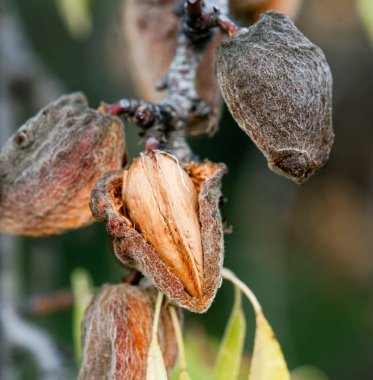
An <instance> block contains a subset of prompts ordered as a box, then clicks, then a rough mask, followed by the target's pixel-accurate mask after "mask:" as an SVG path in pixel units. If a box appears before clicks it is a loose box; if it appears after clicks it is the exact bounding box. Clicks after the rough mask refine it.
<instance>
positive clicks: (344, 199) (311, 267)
mask: <svg viewBox="0 0 373 380" xmlns="http://www.w3.org/2000/svg"><path fill="white" fill-rule="evenodd" d="M75 3H79V4H80V6H79V7H80V8H79V7H78V8H79V9H78V10H76V8H75V10H74V7H76V4H75V6H74V0H71V1H68V0H56V1H50V0H33V1H28V0H8V1H6V0H0V121H1V125H0V142H1V145H4V144H5V141H6V138H7V137H9V135H10V134H11V133H13V132H14V131H15V129H16V128H18V127H19V126H20V125H21V124H23V122H24V121H25V120H26V119H27V118H29V117H31V116H32V115H33V114H34V113H35V112H36V111H37V110H38V109H40V107H42V106H43V105H45V104H46V103H47V102H49V101H50V100H53V99H55V98H57V97H58V96H59V95H61V94H63V93H68V92H73V91H77V90H81V91H83V92H84V93H85V94H86V95H87V97H88V99H89V101H90V105H91V107H93V108H95V107H97V106H98V105H99V103H100V101H106V102H114V101H116V100H118V99H120V98H123V97H136V93H135V91H134V87H133V83H132V82H131V74H130V72H129V70H128V66H127V60H128V57H127V56H126V48H125V36H124V33H123V29H124V28H123V25H122V24H123V10H122V9H123V1H121V0H105V1H104V0H85V1H79V2H75ZM277 3H278V2H277ZM372 4H373V2H372V1H370V0H365V1H364V0H363V1H353V0H328V1H326V0H304V1H303V2H302V4H301V6H300V8H299V9H298V14H297V17H296V24H297V25H298V27H299V28H300V30H301V31H302V32H303V33H304V34H305V35H306V36H307V37H309V38H310V39H311V40H312V41H313V42H315V43H316V44H318V45H319V46H320V47H321V48H322V49H323V51H324V53H325V55H326V57H327V60H328V62H329V64H330V66H331V69H332V73H333V77H334V90H333V91H334V94H333V106H334V109H333V112H334V115H333V119H334V130H335V135H336V137H335V143H334V146H333V148H332V153H331V157H330V160H329V162H328V163H327V165H326V166H325V167H324V168H323V169H322V170H320V172H318V173H317V174H316V175H314V176H313V177H312V178H311V179H310V181H309V182H307V183H306V184H305V185H303V186H301V187H298V186H296V185H294V184H293V183H291V182H290V181H288V180H286V179H284V178H281V177H278V176H276V175H275V174H273V173H272V172H270V171H269V170H268V168H267V165H266V161H265V159H264V157H263V156H262V155H261V153H260V152H259V151H258V150H257V149H256V148H255V146H254V144H253V143H252V142H251V141H250V139H249V138H248V137H247V136H246V135H245V134H244V133H243V132H242V131H241V130H240V129H239V128H238V127H237V125H236V123H235V122H234V121H233V119H232V118H231V117H230V115H229V114H228V112H227V111H226V110H224V113H223V118H222V120H221V122H220V130H219V132H218V133H217V134H216V135H215V136H214V137H213V138H207V137H202V138H194V139H192V140H191V141H190V142H191V145H192V147H193V150H194V151H195V152H197V153H198V154H199V155H200V156H201V157H208V158H209V159H211V160H213V161H223V162H225V163H226V164H227V165H228V167H229V169H230V172H229V175H228V176H227V177H226V178H225V180H224V182H223V191H224V195H225V196H226V197H227V199H228V203H227V204H226V205H225V206H224V209H223V215H224V217H226V218H227V219H228V221H229V223H230V224H231V225H232V226H233V233H232V234H231V235H228V236H227V237H226V244H225V247H226V253H225V265H226V266H227V267H229V268H230V269H232V270H233V271H234V272H235V273H236V274H237V275H238V276H239V277H240V278H241V279H242V280H243V281H244V282H245V283H247V284H248V285H249V286H250V287H251V289H252V290H253V291H254V292H255V293H256V295H257V297H258V299H259V300H260V302H261V303H262V306H263V309H264V311H265V313H266V316H267V318H268V320H269V321H270V322H271V324H272V326H273V328H274V330H275V332H276V335H277V337H278V339H279V341H280V343H281V345H282V348H283V351H284V354H285V357H286V359H287V362H288V365H289V368H290V369H291V370H293V369H295V372H294V379H298V380H299V379H303V380H308V379H313V380H326V379H333V380H334V379H338V380H356V379H359V380H371V379H372V378H373V331H372V330H373V297H372V295H373V294H372V293H373V54H372V48H373V9H372V7H373V6H372ZM71 7H72V8H71ZM72 9H73V10H72ZM126 133H127V142H128V149H129V156H130V159H131V158H132V157H134V156H136V155H137V154H138V153H139V151H140V150H141V148H142V147H141V146H140V145H139V144H138V137H137V131H136V128H135V127H134V126H132V125H127V126H126ZM0 249H1V260H2V261H1V264H0V265H1V267H0V270H1V272H0V276H1V277H0V281H1V282H0V283H1V292H2V302H4V297H5V298H6V297H9V298H11V300H12V303H13V304H14V305H15V308H16V310H17V311H18V314H17V317H16V316H15V315H13V314H12V313H9V314H7V315H5V314H4V313H3V317H2V318H7V320H8V323H9V320H13V321H14V322H16V320H17V318H18V316H22V318H23V320H22V323H20V324H19V326H21V327H22V326H23V327H22V328H26V330H24V332H25V334H26V332H27V331H28V330H27V328H31V329H33V328H35V327H37V329H38V330H37V331H38V333H40V334H39V335H38V339H39V338H40V337H41V336H42V339H45V341H43V342H44V343H45V344H46V346H45V347H52V345H53V346H54V348H53V350H55V351H53V350H52V351H50V352H49V353H50V354H51V355H52V354H53V355H55V356H56V357H55V358H54V359H48V360H52V361H53V360H56V362H55V365H54V366H52V365H51V363H50V362H49V364H48V363H47V364H45V361H46V357H45V355H46V353H45V352H44V353H42V352H35V350H34V348H33V347H32V343H30V342H28V343H27V342H26V344H25V343H24V342H22V339H23V338H24V336H23V337H22V336H21V337H17V336H16V335H17V334H15V338H14V339H15V342H17V339H18V340H19V342H21V343H20V344H18V345H17V344H16V345H15V346H17V347H19V348H15V349H14V348H11V347H10V346H9V344H8V343H7V342H6V340H5V339H3V337H1V336H0V339H1V345H2V347H1V349H0V360H1V363H0V364H1V370H0V378H1V379H4V380H8V379H9V380H11V379H39V378H51V379H52V378H56V377H53V376H54V375H53V371H54V370H55V369H56V368H61V367H63V370H64V371H65V375H64V376H63V377H62V378H66V379H68V378H74V377H75V376H76V371H77V367H76V364H75V360H74V349H73V332H72V331H73V314H72V308H71V291H70V288H71V273H72V272H73V270H74V269H76V268H84V269H86V270H87V271H88V273H89V274H90V276H91V277H92V281H93V283H94V286H96V287H99V286H101V285H102V284H104V283H107V282H111V283H118V282H120V279H121V276H123V274H125V271H124V269H122V268H121V267H119V265H118V264H117V262H116V261H115V259H114V256H113V254H112V252H111V248H110V242H109V239H108V237H107V235H106V232H105V226H104V225H103V224H99V223H96V224H93V225H92V226H90V227H88V228H85V229H81V230H78V231H73V232H70V233H67V234H65V235H62V236H56V237H50V238H43V239H26V238H12V237H9V236H5V235H1V237H0ZM232 296H233V291H232V287H231V286H230V285H229V284H228V285H226V284H224V285H223V286H222V288H221V290H220V291H219V293H218V296H217V297H216V300H215V302H214V303H213V306H212V307H211V309H210V310H209V311H208V312H207V313H206V314H205V315H192V314H190V313H185V315H186V336H187V342H188V344H189V345H190V346H191V347H192V349H191V351H192V354H191V355H192V356H193V358H195V360H196V366H197V365H200V368H199V369H198V371H199V374H200V377H195V378H194V379H195V380H198V379H207V378H208V371H209V364H211V363H213V360H214V355H215V353H214V350H215V348H216V344H217V342H218V341H219V339H220V338H221V335H222V333H223V331H224V327H225V324H226V321H227V318H228V316H229V312H230V308H231V305H232ZM56 300H57V301H56ZM43 302H44V303H43ZM2 306H3V303H2V304H0V307H2ZM245 312H246V316H247V324H248V333H247V339H246V350H247V352H248V355H247V356H248V357H249V352H250V351H251V350H252V342H253V333H254V314H253V312H252V309H251V306H250V305H249V304H246V303H245ZM4 315H5V316H4ZM21 327H19V328H21ZM18 332H19V334H18V335H22V332H21V331H18ZM35 339H36V338H35ZM48 345H50V346H48ZM43 347H44V346H43ZM7 348H9V349H7ZM10 348H11V349H10ZM36 351H38V350H36ZM47 351H48V350H47ZM48 360H47V361H48ZM191 360H194V359H191ZM197 361H198V363H197ZM245 362H246V360H245ZM53 363H54V362H53ZM53 363H52V364H53ZM61 363H62V365H61ZM244 364H245V363H244ZM304 366H307V368H308V369H307V368H305V367H304ZM309 366H311V367H312V368H313V369H310V367H309ZM49 367H51V368H49ZM52 367H53V368H52ZM244 367H245V365H244ZM48 371H49V372H48ZM198 371H197V372H198ZM204 371H205V372H204ZM243 371H245V369H244V370H243ZM203 373H205V374H206V373H207V374H206V375H202V374H203ZM307 373H308V374H307ZM48 376H49V377H48ZM243 378H245V377H243Z"/></svg>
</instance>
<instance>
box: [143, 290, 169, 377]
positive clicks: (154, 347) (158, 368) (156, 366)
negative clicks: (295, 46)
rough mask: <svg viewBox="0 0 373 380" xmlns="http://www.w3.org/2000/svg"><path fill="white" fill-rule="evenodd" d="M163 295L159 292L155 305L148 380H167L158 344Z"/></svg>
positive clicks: (148, 361)
mask: <svg viewBox="0 0 373 380" xmlns="http://www.w3.org/2000/svg"><path fill="white" fill-rule="evenodd" d="M162 300H163V294H162V293H161V292H158V297H157V302H156V304H155V311H154V320H153V331H152V341H151V342H150V347H149V352H148V358H147V369H146V380H167V370H166V366H165V364H164V360H163V356H162V351H161V348H160V347H159V344H158V338H157V331H158V322H159V315H160V313H161V306H162Z"/></svg>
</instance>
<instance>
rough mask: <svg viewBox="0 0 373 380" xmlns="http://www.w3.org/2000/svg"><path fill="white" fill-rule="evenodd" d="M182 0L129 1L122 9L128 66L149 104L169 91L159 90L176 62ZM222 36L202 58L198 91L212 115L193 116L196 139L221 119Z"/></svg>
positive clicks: (192, 131) (191, 125)
mask: <svg viewBox="0 0 373 380" xmlns="http://www.w3.org/2000/svg"><path fill="white" fill-rule="evenodd" d="M179 4H180V1H179V0H141V1H138V0H126V1H125V2H124V8H123V15H124V16H123V31H124V35H125V38H126V41H127V46H128V64H129V65H128V66H129V69H130V71H131V74H132V77H133V84H134V86H135V89H136V91H137V92H138V94H139V96H140V97H141V98H142V99H143V100H146V101H149V102H155V103H156V102H159V101H161V100H162V99H163V98H164V97H165V96H166V93H167V92H166V90H163V91H159V90H157V89H156V88H157V86H158V84H159V83H160V82H161V80H162V79H163V78H165V76H166V74H167V72H168V70H169V67H170V63H171V61H172V59H173V58H174V55H175V52H176V47H177V42H178V35H179V31H180V26H181V22H180V17H178V16H177V15H176V10H177V7H178V5H179ZM221 39H222V33H220V32H218V31H217V33H216V36H215V37H214V39H213V40H212V41H211V43H210V44H209V46H208V48H207V50H206V51H205V53H204V54H203V56H202V58H201V61H200V63H199V66H198V69H197V79H196V83H195V86H196V91H197V94H198V96H199V97H200V98H201V99H202V100H203V101H204V102H206V103H207V104H208V105H209V106H210V107H211V108H212V110H213V113H212V114H211V115H210V116H209V117H206V118H200V117H196V116H195V115H191V116H190V118H189V120H188V133H189V134H190V135H193V136H196V135H200V134H203V133H208V134H212V133H214V131H215V130H216V128H217V122H218V119H219V116H220V106H221V96H220V91H219V85H218V83H217V80H216V76H215V74H214V57H215V51H216V47H217V45H218V43H219V42H220V41H221Z"/></svg>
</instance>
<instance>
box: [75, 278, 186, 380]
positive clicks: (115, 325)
mask: <svg viewBox="0 0 373 380" xmlns="http://www.w3.org/2000/svg"><path fill="white" fill-rule="evenodd" d="M156 298H157V290H156V289H155V288H154V287H144V286H141V285H138V286H133V285H130V284H121V285H104V286H103V287H102V288H101V289H100V290H99V291H98V293H97V294H96V295H95V297H94V298H93V300H92V302H91V304H90V305H89V306H88V308H87V310H86V312H85V315H84V319H83V322H82V350H83V355H82V363H81V367H80V371H79V380H124V379H126V380H144V379H145V378H146V370H147V356H148V351H149V346H150V342H151V338H152V324H153V318H154V311H155V302H156ZM177 315H178V317H179V319H182V315H181V313H180V310H178V313H177ZM158 342H159V345H160V348H161V350H162V354H163V359H164V363H165V366H166V369H167V371H168V374H170V372H171V370H172V368H173V366H174V365H175V362H176V358H177V344H176V338H175V332H174V328H173V325H172V321H171V318H170V314H169V311H168V305H167V302H165V303H164V304H163V305H162V308H161V312H160V319H159V325H158Z"/></svg>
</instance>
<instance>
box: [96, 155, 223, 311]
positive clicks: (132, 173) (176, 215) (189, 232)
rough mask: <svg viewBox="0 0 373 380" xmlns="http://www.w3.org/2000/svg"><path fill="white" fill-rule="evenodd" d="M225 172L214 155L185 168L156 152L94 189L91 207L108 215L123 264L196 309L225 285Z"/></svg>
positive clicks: (201, 308) (101, 217)
mask: <svg viewBox="0 0 373 380" xmlns="http://www.w3.org/2000/svg"><path fill="white" fill-rule="evenodd" d="M226 171H227V169H226V167H225V165H223V164H214V163H211V162H209V161H205V162H203V163H201V164H199V163H194V162H192V163H189V164H185V165H184V166H183V168H182V167H181V166H179V164H178V163H177V162H176V161H175V160H174V158H172V157H169V156H167V155H165V154H164V153H161V152H151V153H149V154H147V155H143V156H142V157H140V158H137V159H135V160H134V162H133V163H132V165H131V166H130V168H129V169H128V171H125V172H124V175H123V172H120V171H117V172H114V173H108V174H107V175H105V176H104V177H103V178H102V179H101V180H100V181H99V182H98V185H97V187H96V188H95V189H94V190H93V192H92V198H91V209H92V213H93V215H94V216H95V217H96V218H97V219H98V220H101V221H106V223H107V230H108V232H109V234H110V235H112V236H113V240H114V252H115V255H116V256H117V258H118V259H119V260H120V262H122V263H123V264H124V265H125V266H128V267H132V268H136V269H138V270H139V271H141V272H142V273H143V274H144V275H145V276H147V277H148V278H149V279H150V280H151V281H153V283H154V284H155V286H156V287H158V289H159V290H160V291H162V292H163V293H164V294H166V295H167V296H168V298H169V299H171V300H172V301H173V302H174V303H176V304H177V305H178V306H181V307H184V308H186V309H188V310H191V311H194V312H204V311H206V310H207V309H208V307H209V306H210V304H211V302H212V300H213V299H214V297H215V294H216V292H217V289H218V288H219V286H220V284H221V273H220V272H221V267H222V264H223V254H224V248H223V226H222V220H221V215H220V210H219V199H220V196H221V192H220V186H221V179H222V177H223V175H224V174H226ZM122 193H123V194H124V196H123V197H122Z"/></svg>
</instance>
